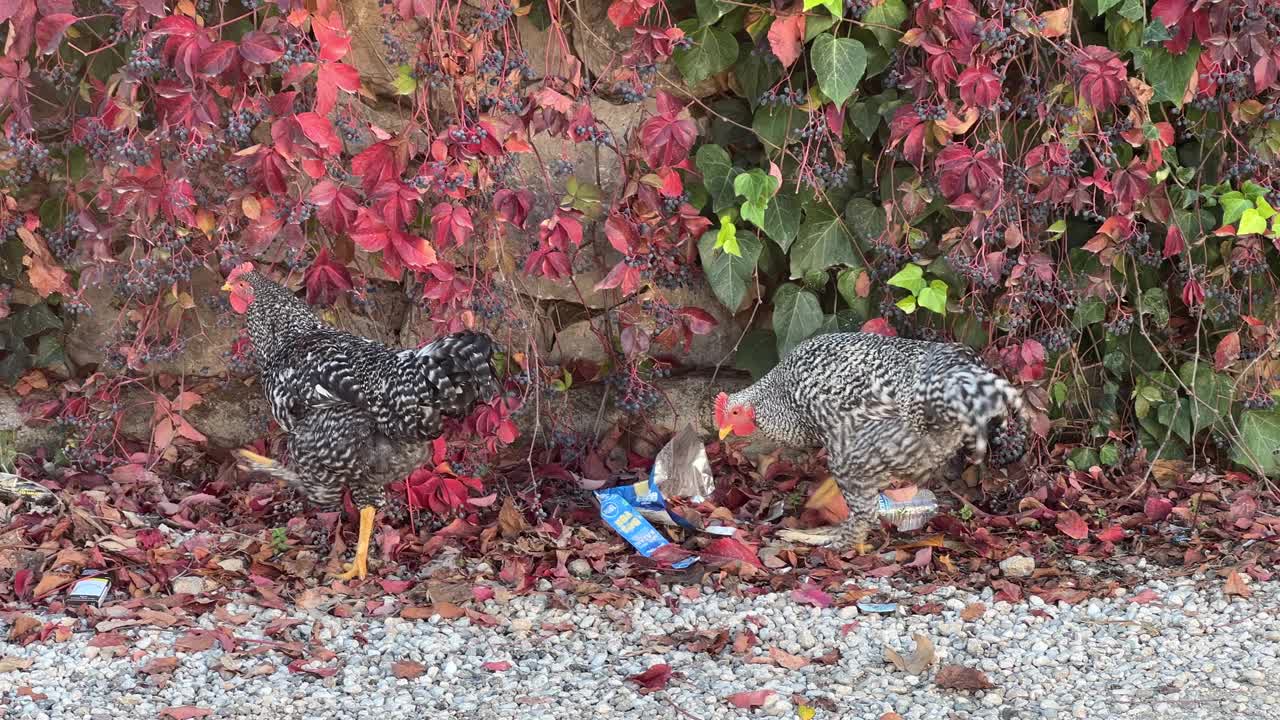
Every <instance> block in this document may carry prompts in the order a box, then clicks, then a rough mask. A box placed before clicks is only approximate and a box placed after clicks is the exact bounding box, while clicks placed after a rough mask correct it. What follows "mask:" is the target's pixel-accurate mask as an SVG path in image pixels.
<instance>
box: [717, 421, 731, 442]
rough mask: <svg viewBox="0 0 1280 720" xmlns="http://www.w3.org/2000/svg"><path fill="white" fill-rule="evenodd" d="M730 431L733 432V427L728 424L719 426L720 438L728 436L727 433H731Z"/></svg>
mask: <svg viewBox="0 0 1280 720" xmlns="http://www.w3.org/2000/svg"><path fill="white" fill-rule="evenodd" d="M732 433H733V428H732V427H731V426H729V425H726V426H724V427H722V428H720V439H721V440H723V439H725V438H727V437H729V435H731V434H732Z"/></svg>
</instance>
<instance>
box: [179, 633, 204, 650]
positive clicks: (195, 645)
mask: <svg viewBox="0 0 1280 720" xmlns="http://www.w3.org/2000/svg"><path fill="white" fill-rule="evenodd" d="M173 647H174V649H176V650H180V651H182V652H203V651H205V650H208V649H209V648H211V647H213V633H208V632H196V631H192V632H189V633H187V634H186V635H183V636H182V637H180V638H178V639H177V641H175V642H174V643H173Z"/></svg>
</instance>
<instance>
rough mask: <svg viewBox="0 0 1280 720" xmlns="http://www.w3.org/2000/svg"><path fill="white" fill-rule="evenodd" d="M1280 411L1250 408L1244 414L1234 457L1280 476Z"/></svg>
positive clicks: (1263, 471)
mask: <svg viewBox="0 0 1280 720" xmlns="http://www.w3.org/2000/svg"><path fill="white" fill-rule="evenodd" d="M1277 448H1280V410H1246V411H1244V412H1243V413H1241V415H1240V443H1239V444H1238V445H1237V446H1236V447H1235V448H1234V449H1233V450H1232V452H1231V459H1232V460H1234V461H1235V462H1236V463H1237V464H1239V465H1241V466H1242V467H1246V468H1250V469H1252V470H1254V471H1255V472H1260V473H1262V474H1264V475H1266V476H1268V477H1280V455H1277V454H1276V449H1277Z"/></svg>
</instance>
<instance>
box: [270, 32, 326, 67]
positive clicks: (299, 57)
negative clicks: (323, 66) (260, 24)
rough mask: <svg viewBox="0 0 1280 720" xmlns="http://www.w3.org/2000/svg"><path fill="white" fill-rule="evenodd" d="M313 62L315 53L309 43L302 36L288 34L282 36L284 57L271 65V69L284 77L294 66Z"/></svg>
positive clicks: (299, 34)
mask: <svg viewBox="0 0 1280 720" xmlns="http://www.w3.org/2000/svg"><path fill="white" fill-rule="evenodd" d="M315 60H316V54H315V51H313V50H312V49H311V46H310V43H309V42H307V40H306V39H305V38H303V37H302V34H301V33H289V34H287V35H285V36H284V55H283V56H282V57H281V58H280V59H279V60H276V61H275V62H274V63H272V66H271V67H272V69H273V70H275V71H276V72H277V73H279V74H281V75H284V74H286V73H288V72H289V69H290V68H292V67H293V66H294V65H301V64H302V63H309V62H315Z"/></svg>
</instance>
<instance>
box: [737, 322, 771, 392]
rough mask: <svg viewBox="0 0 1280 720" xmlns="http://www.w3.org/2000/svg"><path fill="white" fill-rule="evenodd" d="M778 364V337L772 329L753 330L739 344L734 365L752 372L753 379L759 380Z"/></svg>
mask: <svg viewBox="0 0 1280 720" xmlns="http://www.w3.org/2000/svg"><path fill="white" fill-rule="evenodd" d="M777 364H778V338H777V337H776V336H775V335H774V334H773V331H772V330H764V329H758V330H752V331H751V332H749V333H747V334H746V337H744V338H742V342H741V343H739V344H738V352H736V353H734V356H733V366H734V367H736V368H738V369H739V370H746V371H747V372H749V373H751V379H752V380H759V379H760V378H762V377H764V375H765V373H767V372H769V371H770V370H772V369H773V366H774V365H777Z"/></svg>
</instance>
